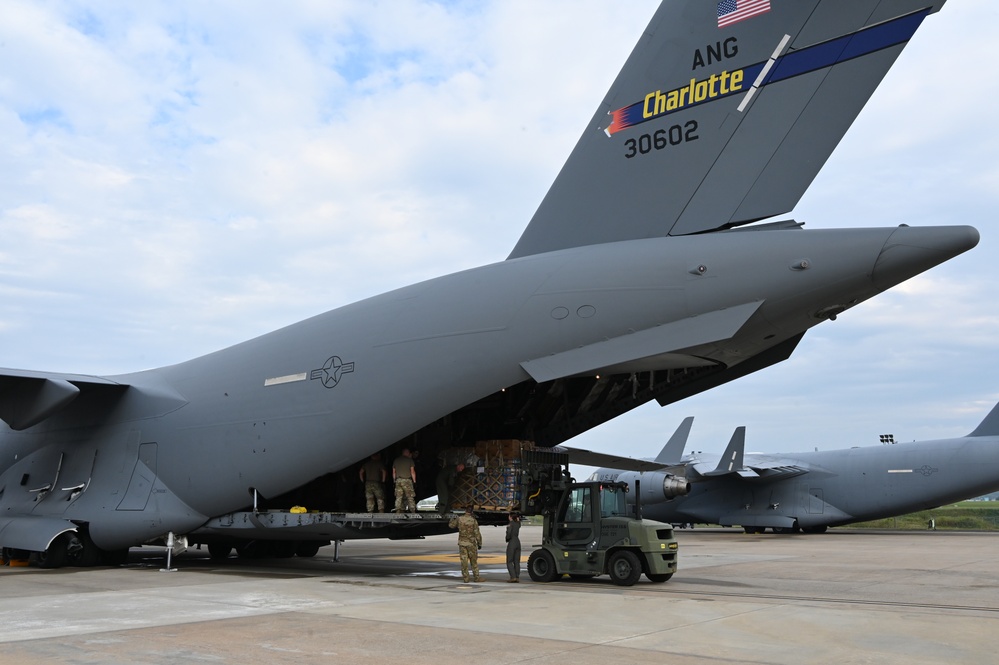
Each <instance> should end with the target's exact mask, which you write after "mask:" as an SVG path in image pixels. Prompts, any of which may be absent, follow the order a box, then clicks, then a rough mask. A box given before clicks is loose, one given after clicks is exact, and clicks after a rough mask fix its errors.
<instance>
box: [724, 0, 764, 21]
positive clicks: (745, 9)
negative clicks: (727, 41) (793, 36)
mask: <svg viewBox="0 0 999 665" xmlns="http://www.w3.org/2000/svg"><path fill="white" fill-rule="evenodd" d="M768 11H770V0H721V2H719V3H718V27H719V28H727V27H728V26H730V25H733V24H735V23H738V22H739V21H745V20H746V19H747V18H752V17H754V16H759V15H760V14H766V13H767V12H768Z"/></svg>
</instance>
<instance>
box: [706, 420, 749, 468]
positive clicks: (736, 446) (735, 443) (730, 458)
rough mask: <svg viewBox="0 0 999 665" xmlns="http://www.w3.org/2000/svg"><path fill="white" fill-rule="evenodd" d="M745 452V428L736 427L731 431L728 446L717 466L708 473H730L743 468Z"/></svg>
mask: <svg viewBox="0 0 999 665" xmlns="http://www.w3.org/2000/svg"><path fill="white" fill-rule="evenodd" d="M745 454H746V428H745V427H744V426H740V427H736V428H735V432H733V433H732V438H731V440H730V441H729V442H728V448H726V449H725V454H724V455H722V458H721V460H720V461H719V462H718V467H717V468H716V469H715V470H714V471H712V472H711V473H710V474H708V475H721V474H725V473H732V472H734V471H739V470H740V469H742V468H743V457H744V456H745Z"/></svg>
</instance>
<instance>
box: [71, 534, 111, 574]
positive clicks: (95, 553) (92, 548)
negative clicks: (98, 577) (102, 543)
mask: <svg viewBox="0 0 999 665" xmlns="http://www.w3.org/2000/svg"><path fill="white" fill-rule="evenodd" d="M69 540H70V543H69V547H68V548H67V550H68V551H69V562H70V564H71V565H74V566H80V567H81V568H91V567H93V566H99V565H101V563H103V560H104V550H102V549H101V548H99V547H97V545H95V544H94V541H93V540H91V539H90V535H89V534H87V533H80V534H77V535H75V536H72V535H71V536H70V539H69Z"/></svg>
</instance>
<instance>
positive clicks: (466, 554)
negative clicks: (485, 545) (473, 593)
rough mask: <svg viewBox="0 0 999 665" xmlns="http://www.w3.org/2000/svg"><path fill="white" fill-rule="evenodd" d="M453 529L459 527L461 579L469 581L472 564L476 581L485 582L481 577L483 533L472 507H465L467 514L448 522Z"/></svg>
mask: <svg viewBox="0 0 999 665" xmlns="http://www.w3.org/2000/svg"><path fill="white" fill-rule="evenodd" d="M448 526H450V527H451V528H452V529H454V528H457V529H458V554H460V555H461V579H462V580H464V581H465V582H468V566H469V565H471V566H472V574H473V575H474V579H475V581H476V582H485V580H484V579H482V578H481V577H479V549H480V548H481V547H482V534H481V533H480V532H479V522H478V520H476V519H475V514H474V513H473V512H472V507H471V506H468V507H467V508H466V509H465V514H464V515H462V516H461V517H456V518H454V519H452V520H451V521H450V522H448Z"/></svg>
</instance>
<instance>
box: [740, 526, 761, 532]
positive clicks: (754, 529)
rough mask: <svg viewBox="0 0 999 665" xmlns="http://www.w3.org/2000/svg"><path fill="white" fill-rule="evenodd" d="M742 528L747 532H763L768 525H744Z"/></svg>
mask: <svg viewBox="0 0 999 665" xmlns="http://www.w3.org/2000/svg"><path fill="white" fill-rule="evenodd" d="M742 530H743V531H745V532H746V533H763V532H764V531H766V527H763V526H744V527H742Z"/></svg>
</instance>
